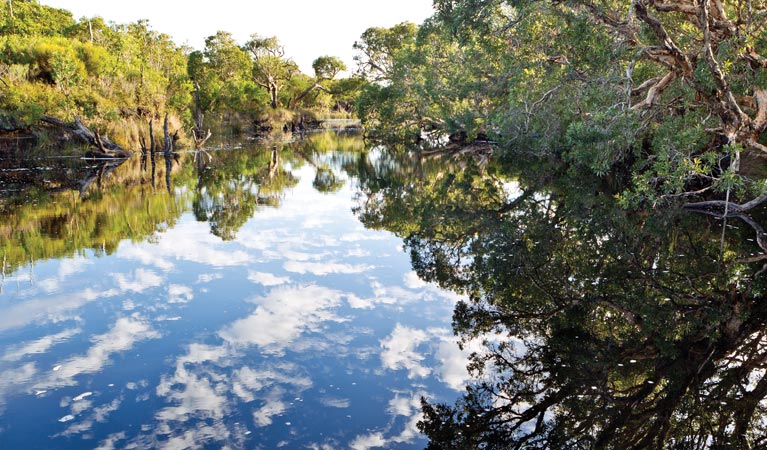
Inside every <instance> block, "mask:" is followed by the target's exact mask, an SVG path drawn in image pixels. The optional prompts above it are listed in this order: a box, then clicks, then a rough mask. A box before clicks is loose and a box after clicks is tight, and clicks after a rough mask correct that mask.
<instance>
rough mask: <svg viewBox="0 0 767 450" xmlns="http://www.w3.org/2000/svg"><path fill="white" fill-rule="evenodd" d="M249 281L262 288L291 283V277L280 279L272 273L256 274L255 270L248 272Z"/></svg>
mask: <svg viewBox="0 0 767 450" xmlns="http://www.w3.org/2000/svg"><path fill="white" fill-rule="evenodd" d="M248 280H250V281H252V282H254V283H257V284H260V285H262V286H279V285H281V284H287V283H290V278H289V277H278V276H276V275H274V274H271V273H266V272H256V271H253V270H251V271H249V272H248Z"/></svg>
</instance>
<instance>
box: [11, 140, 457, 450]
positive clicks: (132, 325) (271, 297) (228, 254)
mask: <svg viewBox="0 0 767 450" xmlns="http://www.w3.org/2000/svg"><path fill="white" fill-rule="evenodd" d="M207 151H208V155H204V154H197V155H195V154H194V153H181V154H179V155H177V157H176V158H174V159H173V160H172V163H171V165H170V166H167V167H164V165H163V164H162V162H160V161H158V164H157V165H156V174H155V175H156V177H155V178H156V179H157V182H156V184H155V185H154V186H153V185H152V179H153V177H152V176H151V173H150V167H148V166H149V162H150V161H147V160H148V159H149V158H146V159H144V160H142V159H141V158H140V156H139V157H137V158H136V159H134V160H129V161H126V162H125V163H123V164H122V165H120V166H119V167H115V168H114V169H112V170H110V171H109V174H108V176H102V181H101V184H100V185H98V183H92V184H91V185H90V187H89V188H88V189H87V192H86V195H85V196H84V197H81V196H80V191H79V190H78V189H75V188H69V190H67V191H57V190H52V191H45V190H38V191H27V192H26V193H25V194H26V195H27V197H25V198H26V199H27V200H21V199H19V197H15V198H12V199H10V198H9V199H8V200H7V201H4V203H3V208H4V211H5V212H7V217H8V219H7V221H6V220H4V221H3V229H2V230H3V232H4V233H6V234H3V235H1V236H2V238H1V239H2V241H1V242H2V250H3V252H4V253H3V254H4V255H6V258H7V261H8V262H7V264H6V277H5V279H4V284H3V291H2V293H0V371H2V372H3V377H0V417H2V419H1V421H2V425H1V426H0V447H3V448H50V447H59V448H61V447H66V448H189V447H205V446H207V447H210V448H220V447H229V448H280V447H285V448H355V449H368V448H376V447H379V448H380V447H385V448H421V447H423V445H424V440H423V438H422V437H421V435H420V434H419V433H418V430H417V428H416V424H417V422H418V421H419V420H420V419H421V411H420V406H419V402H420V398H421V397H422V396H427V397H429V398H434V399H436V400H439V399H443V400H447V399H452V398H454V396H455V395H456V390H457V389H460V388H461V385H462V382H463V381H464V380H467V379H468V374H467V372H466V370H465V364H466V361H467V357H468V350H469V349H467V351H461V350H459V349H458V348H457V346H456V345H455V338H454V337H453V336H452V332H451V331H450V328H449V323H448V317H449V315H450V311H451V310H452V308H453V306H454V304H455V302H456V300H457V297H456V296H455V295H454V294H452V293H449V292H445V291H443V290H441V289H439V288H438V287H436V286H435V285H433V284H428V283H424V282H422V281H420V280H419V279H418V277H417V276H416V275H415V274H414V273H413V272H412V271H411V268H410V265H409V262H408V260H407V258H406V256H405V255H403V254H402V251H401V241H400V240H399V239H397V238H396V237H393V236H392V235H391V234H389V233H386V232H380V231H375V230H369V229H366V228H364V227H363V226H362V225H361V224H360V223H359V222H358V221H357V220H356V218H355V217H354V215H353V213H352V212H351V206H352V197H353V195H354V192H356V186H357V185H358V183H359V182H358V181H357V177H358V174H359V171H358V170H357V169H358V168H359V167H367V166H370V165H371V164H377V163H376V162H374V161H382V160H383V159H382V158H381V157H380V156H379V155H378V153H377V152H369V151H367V150H366V149H365V148H364V144H363V143H362V142H361V140H360V139H359V138H356V137H349V136H340V137H335V138H334V137H333V135H315V136H311V139H307V140H305V141H301V142H293V143H286V144H284V145H278V146H277V147H276V148H272V147H271V146H269V147H266V148H264V147H261V146H259V145H256V144H247V143H243V144H241V145H238V146H232V145H225V146H222V147H221V148H220V149H216V148H209V149H208V150H207ZM196 156H197V158H196ZM200 156H203V157H202V158H201V157H200ZM321 168H322V169H323V170H325V171H332V172H333V175H332V177H329V176H327V175H326V174H323V175H320V176H319V178H320V179H321V181H322V180H325V181H327V180H331V181H332V180H335V181H332V182H331V183H324V182H320V183H317V182H316V180H317V179H318V175H317V173H318V172H319V171H320V169H321ZM167 176H169V177H170V180H171V182H170V184H167V182H166V183H163V181H161V180H163V179H164V178H165V179H166V180H167V178H166V177H167ZM331 178H332V179H331ZM75 179H80V178H79V177H75ZM168 186H170V190H168V189H167V187H168ZM328 186H332V188H326V187H328ZM32 195H36V196H38V197H36V198H38V199H39V200H38V201H36V202H30V201H28V199H29V198H31V197H30V196H32ZM51 217H61V219H59V220H61V221H62V223H64V226H61V227H59V228H57V229H55V230H53V229H52V228H50V230H52V231H51V232H49V233H47V234H41V233H39V231H37V230H38V224H39V223H41V222H44V221H46V220H50V218H51ZM29 261H32V263H30V262H29ZM408 336H415V337H417V339H416V340H415V341H413V342H408V341H407V340H406V339H407V338H408Z"/></svg>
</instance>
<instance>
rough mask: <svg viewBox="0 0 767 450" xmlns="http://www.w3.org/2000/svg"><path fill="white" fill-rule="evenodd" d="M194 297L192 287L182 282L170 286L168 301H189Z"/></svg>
mask: <svg viewBox="0 0 767 450" xmlns="http://www.w3.org/2000/svg"><path fill="white" fill-rule="evenodd" d="M193 298H194V293H193V292H192V288H190V287H188V286H182V285H180V284H171V285H170V286H168V303H189V302H190V301H192V299H193Z"/></svg>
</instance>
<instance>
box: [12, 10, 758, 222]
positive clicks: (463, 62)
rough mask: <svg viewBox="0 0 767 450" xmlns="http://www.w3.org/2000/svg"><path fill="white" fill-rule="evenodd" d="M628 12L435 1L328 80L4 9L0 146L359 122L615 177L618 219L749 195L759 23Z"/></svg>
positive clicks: (149, 35)
mask: <svg viewBox="0 0 767 450" xmlns="http://www.w3.org/2000/svg"><path fill="white" fill-rule="evenodd" d="M624 3H625V2H602V3H600V4H598V5H597V4H595V3H592V2H591V1H589V0H576V1H574V2H569V3H567V4H563V3H549V2H545V1H542V2H531V3H530V4H524V5H522V4H517V3H515V2H511V1H498V0H436V1H435V2H434V7H435V14H434V15H433V16H432V17H430V18H428V19H427V20H426V21H425V22H424V23H422V24H420V25H416V24H412V23H401V24H398V25H395V26H392V27H390V28H376V27H371V28H368V29H367V30H366V31H365V32H364V33H363V34H362V35H361V36H360V38H359V39H358V40H357V41H356V42H354V43H353V48H354V49H355V51H356V56H355V57H354V60H355V63H356V66H357V67H356V70H354V71H353V74H352V75H350V76H347V77H340V74H342V73H346V72H345V71H347V69H348V68H347V67H346V65H345V63H344V62H343V61H342V60H340V59H339V58H337V57H334V56H319V57H318V58H317V59H316V60H315V61H314V63H313V71H314V73H313V74H311V75H307V74H304V73H301V72H300V70H299V69H298V66H297V65H296V64H295V62H293V61H292V60H291V58H290V57H289V56H288V55H286V54H285V51H284V48H283V46H282V45H281V44H280V41H279V39H278V38H277V37H266V36H262V35H260V34H258V33H254V34H252V35H251V36H250V38H249V39H248V41H247V42H244V43H238V42H236V41H235V40H234V38H233V37H232V35H231V34H230V33H228V32H226V31H219V32H217V33H216V34H215V35H213V36H209V37H208V38H207V39H206V40H205V46H204V48H203V49H201V50H198V49H192V48H188V47H180V46H177V45H176V44H174V43H173V41H172V40H171V38H170V36H168V35H167V34H163V33H162V32H159V31H155V30H153V29H152V28H151V27H150V25H149V23H148V22H147V21H138V22H135V23H129V24H116V23H106V22H104V20H103V19H102V18H100V17H92V18H81V19H74V18H73V16H72V14H71V13H70V12H68V11H66V10H61V9H56V8H51V7H47V6H43V5H40V4H39V3H38V2H37V1H35V0H29V1H20V0H17V1H15V2H13V3H11V2H10V1H8V2H5V4H4V5H3V7H2V8H0V47H2V49H3V51H2V54H1V56H0V90H1V91H2V92H3V95H2V96H0V130H2V134H3V135H4V137H5V138H6V139H4V140H5V141H8V140H10V141H11V145H13V138H14V136H15V137H18V138H20V139H21V138H23V139H29V138H34V139H35V140H36V141H37V142H38V143H40V144H43V145H44V146H45V145H46V144H49V145H48V147H50V148H57V147H60V146H61V144H62V142H65V141H66V140H67V138H66V136H61V135H57V134H56V133H55V132H54V133H53V135H51V128H50V127H47V126H43V127H40V123H41V119H42V118H43V116H48V117H54V118H56V119H58V120H60V121H63V122H71V123H74V118H75V116H77V117H79V118H80V121H81V123H82V124H84V125H85V127H87V128H88V129H90V130H92V131H93V132H94V134H96V132H98V134H100V135H108V136H110V137H111V138H112V140H113V141H114V142H115V143H117V144H118V145H120V146H122V147H123V148H125V149H129V150H136V149H139V148H140V147H141V143H142V142H146V141H147V140H148V137H147V123H148V121H150V120H151V121H154V122H155V123H160V122H161V121H162V120H163V118H164V117H165V116H166V115H167V116H168V118H169V127H170V130H171V135H173V136H175V144H177V145H178V146H180V147H194V146H195V145H196V146H201V145H203V143H204V141H205V139H206V138H207V137H209V133H210V130H211V129H214V130H228V131H227V132H230V133H232V134H244V135H252V136H276V137H279V136H285V135H291V134H293V133H298V134H300V133H302V132H304V131H306V130H307V129H311V128H313V127H316V126H317V124H318V123H319V121H320V120H322V119H359V120H360V121H361V124H362V126H364V130H365V137H366V138H367V139H368V140H369V141H372V142H376V143H382V144H384V145H385V146H386V147H387V148H390V149H391V150H393V151H399V150H417V151H419V152H423V154H424V155H426V156H434V155H435V154H445V155H452V156H456V155H458V156H466V155H470V156H473V157H476V158H478V159H479V160H480V162H482V161H484V160H487V159H488V158H489V157H498V158H508V157H519V156H525V157H529V156H532V157H538V158H543V159H548V160H552V161H558V162H560V163H563V164H566V165H567V166H568V167H571V168H572V170H581V171H585V172H589V173H592V174H594V175H596V176H599V177H616V178H618V179H621V180H624V181H625V182H626V184H627V186H628V187H627V189H625V190H624V191H622V192H620V193H619V194H617V195H618V196H619V199H620V201H621V204H622V205H623V206H624V207H627V208H641V207H663V206H664V205H674V204H678V203H687V202H693V201H698V200H701V199H704V200H707V199H710V198H709V197H722V196H725V197H727V198H728V199H729V198H732V199H736V200H737V201H738V202H739V203H743V202H746V201H749V200H751V199H754V198H759V197H760V196H761V194H762V193H763V192H764V191H765V186H766V185H765V182H764V178H765V175H766V174H767V171H765V170H764V164H763V159H764V157H767V139H766V138H765V136H764V132H765V129H767V58H765V57H764V56H762V55H761V53H760V50H761V49H763V48H764V47H765V46H767V33H765V25H764V23H765V21H764V20H762V19H764V17H765V16H767V8H766V7H764V6H761V5H759V6H754V7H750V8H745V9H744V8H741V7H740V6H737V5H734V6H725V5H723V4H722V3H721V2H718V1H711V2H706V3H705V4H702V5H698V4H697V3H694V2H692V1H688V0H679V1H676V2H673V3H672V4H668V5H666V4H656V2H654V1H651V0H641V1H634V2H632V3H631V4H630V5H627V4H624ZM59 129H60V127H59ZM483 164H484V163H483ZM733 204H737V203H733Z"/></svg>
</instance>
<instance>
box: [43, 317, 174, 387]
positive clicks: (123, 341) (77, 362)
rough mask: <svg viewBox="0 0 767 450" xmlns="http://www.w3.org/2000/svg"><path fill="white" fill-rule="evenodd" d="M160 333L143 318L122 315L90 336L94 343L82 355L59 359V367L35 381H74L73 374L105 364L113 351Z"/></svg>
mask: <svg viewBox="0 0 767 450" xmlns="http://www.w3.org/2000/svg"><path fill="white" fill-rule="evenodd" d="M159 337H160V333H158V332H157V331H155V330H153V329H152V327H151V326H150V325H149V323H147V322H146V321H144V320H141V319H138V318H136V317H122V318H119V319H117V322H115V324H114V325H113V326H112V329H111V330H109V331H108V332H107V333H105V334H102V335H99V336H96V337H94V338H93V339H92V341H93V343H94V344H93V346H92V347H91V348H90V349H88V352H87V353H86V354H84V355H80V356H75V357H72V358H70V359H68V360H66V361H62V362H61V363H59V365H60V366H61V367H60V368H59V370H57V371H54V372H53V373H52V374H51V375H50V376H49V377H48V378H47V379H45V380H43V381H41V382H40V383H38V384H37V386H36V387H38V388H47V387H55V386H70V385H75V384H76V383H75V381H74V378H75V377H76V376H77V375H80V374H83V373H96V372H99V371H101V369H102V368H103V367H104V366H105V365H106V364H108V362H109V358H110V357H111V355H112V354H114V353H119V352H123V351H126V350H130V349H131V348H133V346H134V345H135V344H136V343H137V342H140V341H144V340H147V339H156V338H159Z"/></svg>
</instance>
